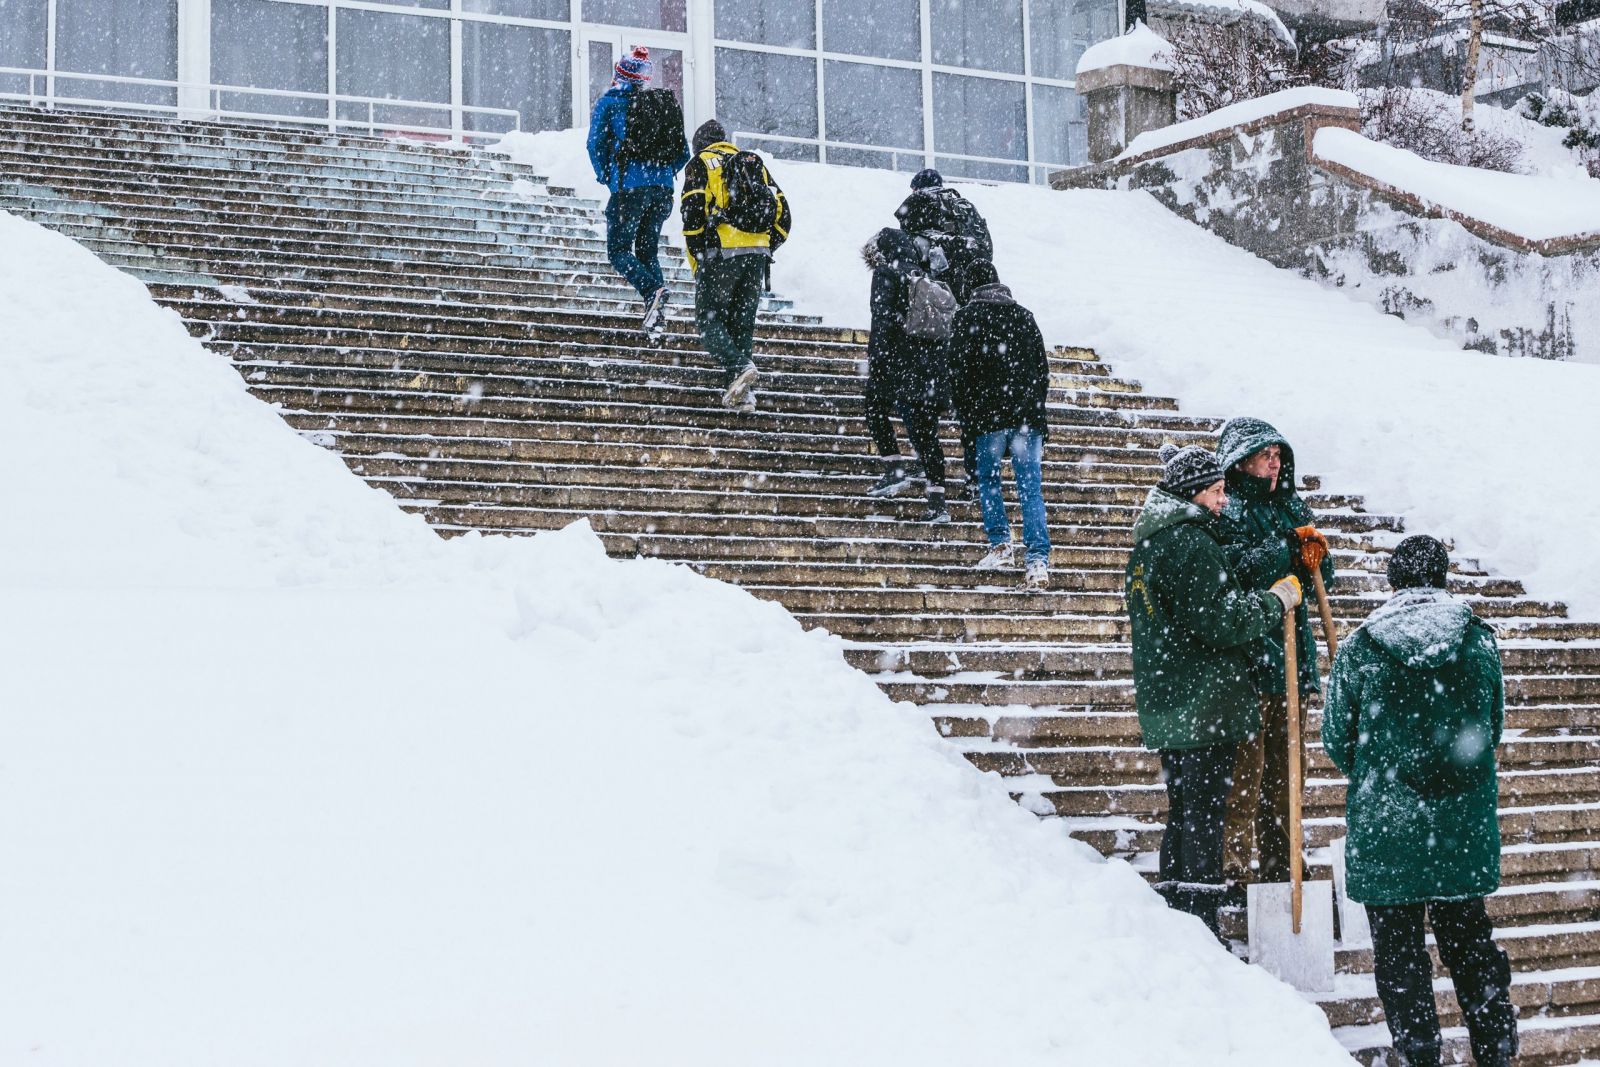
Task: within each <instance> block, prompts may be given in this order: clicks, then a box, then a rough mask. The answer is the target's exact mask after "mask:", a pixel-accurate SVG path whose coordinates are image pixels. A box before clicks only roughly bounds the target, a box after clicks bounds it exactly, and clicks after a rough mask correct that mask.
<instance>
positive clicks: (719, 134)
mask: <svg viewBox="0 0 1600 1067" xmlns="http://www.w3.org/2000/svg"><path fill="white" fill-rule="evenodd" d="M727 139H728V131H727V129H725V128H724V127H723V125H722V123H720V122H718V121H717V120H716V119H706V120H705V121H704V122H702V123H701V124H700V128H699V129H698V130H695V131H694V153H695V155H699V154H700V153H701V152H704V151H705V150H706V149H708V148H710V147H711V146H712V145H714V144H716V143H717V142H718V141H726V140H727Z"/></svg>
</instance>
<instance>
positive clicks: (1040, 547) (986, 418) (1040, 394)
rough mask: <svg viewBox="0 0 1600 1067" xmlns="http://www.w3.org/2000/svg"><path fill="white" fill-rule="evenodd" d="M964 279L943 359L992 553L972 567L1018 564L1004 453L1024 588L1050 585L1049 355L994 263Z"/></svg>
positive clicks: (981, 262)
mask: <svg viewBox="0 0 1600 1067" xmlns="http://www.w3.org/2000/svg"><path fill="white" fill-rule="evenodd" d="M967 277H968V279H969V280H970V282H971V283H972V294H971V299H970V300H969V301H968V303H967V305H966V306H965V307H963V308H962V309H961V310H960V311H958V312H956V317H955V321H954V323H953V324H952V326H951V332H950V343H949V348H948V350H947V360H948V365H949V368H950V387H951V395H952V396H953V398H954V400H955V407H956V415H957V416H958V417H959V418H960V420H961V437H962V440H963V441H971V442H972V443H973V452H974V454H975V455H976V458H977V467H978V469H977V484H978V502H979V504H980V505H981V506H982V508H983V530H984V533H985V534H986V535H987V536H988V539H989V552H988V554H987V555H986V556H984V557H983V559H981V560H979V561H978V564H977V567H978V569H979V570H1000V569H1002V568H1006V567H1011V566H1013V565H1015V563H1016V549H1015V548H1014V546H1013V545H1012V543H1011V522H1010V520H1009V519H1008V518H1007V517H1006V505H1005V499H1004V497H1002V496H1001V493H1000V468H1001V465H1002V464H1003V463H1004V462H1005V459H1006V457H1007V456H1008V455H1009V456H1010V457H1011V475H1012V477H1013V478H1014V479H1015V480H1016V483H1017V500H1018V502H1019V503H1020V504H1021V505H1022V542H1023V545H1024V548H1025V550H1026V556H1025V570H1024V576H1023V582H1024V584H1025V585H1026V587H1027V588H1029V589H1043V588H1045V587H1046V586H1047V585H1049V583H1050V528H1049V524H1048V522H1047V521H1046V517H1045V507H1044V484H1043V481H1044V475H1043V460H1044V443H1045V439H1046V437H1047V436H1048V435H1049V432H1050V431H1049V425H1048V423H1047V421H1046V419H1045V408H1044V404H1045V397H1046V395H1047V394H1048V393H1049V391H1050V357H1049V356H1048V354H1046V352H1045V348H1044V336H1043V335H1042V334H1041V333H1040V332H1039V324H1038V322H1037V321H1035V320H1034V317H1033V313H1032V312H1031V311H1029V310H1028V309H1027V308H1025V307H1023V306H1022V305H1020V304H1018V303H1017V302H1016V300H1015V299H1013V298H1012V296H1011V290H1010V289H1008V288H1006V287H1005V286H1004V285H1001V284H1000V277H999V275H998V274H997V273H996V272H995V269H994V264H992V263H990V262H989V261H988V260H978V261H977V262H975V263H973V264H972V265H971V266H970V267H968V268H967Z"/></svg>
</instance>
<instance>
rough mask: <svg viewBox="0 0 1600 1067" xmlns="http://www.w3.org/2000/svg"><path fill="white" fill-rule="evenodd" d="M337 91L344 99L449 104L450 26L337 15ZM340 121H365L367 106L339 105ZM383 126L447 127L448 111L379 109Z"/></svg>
mask: <svg viewBox="0 0 1600 1067" xmlns="http://www.w3.org/2000/svg"><path fill="white" fill-rule="evenodd" d="M335 50H336V52H337V55H338V58H337V60H336V64H337V75H338V79H339V84H338V90H339V94H340V95H341V96H374V97H381V98H384V99H389V100H437V101H440V102H448V101H449V99H450V20H449V19H443V18H434V17H431V16H428V15H389V14H385V13H383V12H378V11H359V10H350V9H346V8H341V9H340V10H339V37H338V41H337V43H336V44H335ZM339 113H340V115H341V117H344V118H352V119H357V120H362V119H365V118H366V117H367V108H366V105H364V104H353V103H341V104H340V105H339ZM375 117H376V119H377V121H378V122H379V123H381V124H393V125H397V126H399V125H405V126H449V125H450V112H449V109H448V108H395V107H379V108H377V109H376V112H375Z"/></svg>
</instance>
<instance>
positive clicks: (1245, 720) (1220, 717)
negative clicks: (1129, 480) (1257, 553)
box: [1125, 488, 1283, 749]
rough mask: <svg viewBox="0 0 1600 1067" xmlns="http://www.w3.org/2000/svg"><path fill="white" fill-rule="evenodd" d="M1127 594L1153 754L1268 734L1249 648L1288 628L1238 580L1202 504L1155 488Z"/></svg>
mask: <svg viewBox="0 0 1600 1067" xmlns="http://www.w3.org/2000/svg"><path fill="white" fill-rule="evenodd" d="M1133 542H1134V544H1133V554H1132V555H1131V556H1130V557H1129V559H1128V570H1127V578H1126V584H1125V592H1126V596H1127V602H1128V618H1129V621H1130V623H1131V624H1132V627H1133V684H1134V700H1135V703H1136V705H1137V707H1138V711H1139V731H1140V733H1141V734H1142V735H1143V737H1144V744H1145V747H1146V748H1151V749H1183V748H1199V747H1200V746H1201V745H1211V744H1216V743H1218V742H1221V741H1241V740H1243V739H1244V738H1245V737H1247V736H1248V735H1250V734H1253V733H1255V732H1256V731H1257V730H1259V729H1261V710H1260V702H1259V700H1258V698H1257V694H1256V687H1255V685H1254V684H1253V683H1252V682H1251V680H1250V657H1249V654H1248V653H1247V651H1246V649H1247V647H1248V646H1249V643H1250V642H1251V641H1253V640H1255V639H1257V638H1259V637H1260V636H1261V635H1262V634H1265V633H1268V632H1270V631H1272V630H1274V629H1276V628H1279V627H1281V626H1282V624H1283V606H1282V604H1281V603H1279V601H1278V598H1277V597H1276V596H1274V595H1273V594H1272V593H1269V592H1267V591H1266V590H1259V591H1256V592H1246V591H1245V590H1244V589H1242V588H1240V586H1239V583H1238V582H1237V581H1235V580H1234V577H1233V574H1232V573H1231V572H1230V571H1229V569H1228V562H1227V560H1226V559H1225V558H1224V556H1223V554H1222V545H1221V544H1220V543H1219V542H1218V540H1217V533H1216V521H1215V520H1214V519H1213V518H1212V517H1211V514H1210V513H1209V512H1207V511H1206V510H1205V509H1204V508H1201V507H1199V506H1198V505H1196V504H1194V503H1192V502H1190V501H1188V500H1185V499H1183V498H1182V497H1178V496H1174V495H1173V494H1171V493H1169V492H1167V491H1166V490H1165V489H1161V488H1155V489H1152V490H1150V495H1149V496H1148V497H1147V498H1146V499H1145V504H1144V510H1143V511H1142V512H1141V513H1140V515H1139V519H1138V521H1137V522H1135V523H1134V526H1133Z"/></svg>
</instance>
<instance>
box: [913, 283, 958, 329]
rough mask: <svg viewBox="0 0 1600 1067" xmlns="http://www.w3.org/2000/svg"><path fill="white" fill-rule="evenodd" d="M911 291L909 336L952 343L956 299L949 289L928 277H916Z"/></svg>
mask: <svg viewBox="0 0 1600 1067" xmlns="http://www.w3.org/2000/svg"><path fill="white" fill-rule="evenodd" d="M909 288H910V295H909V297H908V298H907V300H906V326H905V330H906V336H907V337H917V338H920V339H922V340H924V341H948V340H950V327H951V323H952V322H953V321H954V319H955V317H956V298H955V295H954V294H953V293H951V292H950V287H949V286H948V285H945V284H944V283H943V282H936V281H934V280H933V279H932V278H930V277H928V276H927V275H926V274H914V275H912V276H911V284H910V287H909Z"/></svg>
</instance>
